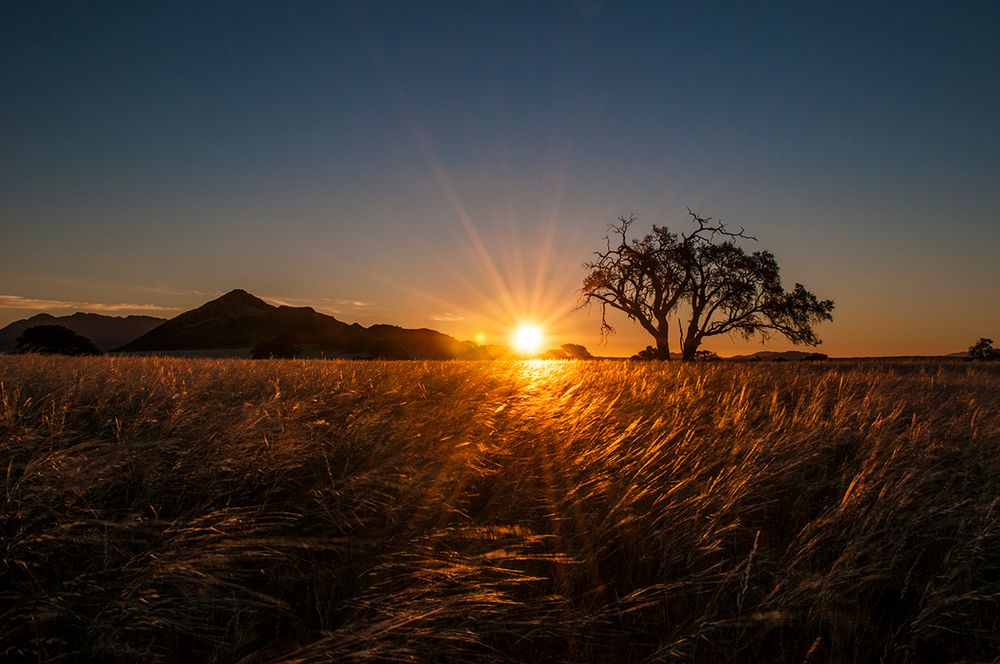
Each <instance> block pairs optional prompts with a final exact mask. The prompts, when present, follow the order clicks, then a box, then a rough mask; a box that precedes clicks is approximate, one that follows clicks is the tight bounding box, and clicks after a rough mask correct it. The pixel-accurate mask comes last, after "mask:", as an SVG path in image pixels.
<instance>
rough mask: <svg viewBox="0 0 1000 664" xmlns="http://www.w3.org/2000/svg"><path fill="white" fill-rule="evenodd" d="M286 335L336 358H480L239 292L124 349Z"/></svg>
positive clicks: (423, 335)
mask: <svg viewBox="0 0 1000 664" xmlns="http://www.w3.org/2000/svg"><path fill="white" fill-rule="evenodd" d="M279 336H280V337H283V338H287V339H291V340H293V341H294V342H295V343H297V344H300V345H304V346H311V347H313V348H314V349H316V350H318V351H320V352H323V353H325V354H327V355H332V356H355V357H384V358H394V359H451V358H459V357H464V358H472V357H476V356H477V352H478V347H477V346H476V345H475V344H469V343H468V342H461V341H458V340H457V339H455V338H454V337H450V336H448V335H447V334H443V333H441V332H436V331H434V330H428V329H419V330H410V329H405V328H401V327H397V326H395V325H372V326H371V327H369V328H365V327H362V326H361V325H358V324H357V323H354V324H350V325H349V324H347V323H344V322H342V321H339V320H337V319H336V318H334V317H333V316H329V315H327V314H322V313H319V312H317V311H316V310H314V309H312V308H311V307H288V306H274V305H271V304H268V303H267V302H265V301H264V300H261V299H260V298H258V297H255V296H253V295H251V294H250V293H248V292H246V291H244V290H234V291H230V292H229V293H226V294H225V295H223V296H222V297H220V298H218V299H215V300H212V301H211V302H206V303H205V304H203V305H202V306H200V307H198V308H197V309H192V310H191V311H186V312H184V313H182V314H180V315H179V316H177V317H176V318H173V319H171V320H169V321H167V322H165V323H164V324H163V325H160V326H159V327H157V328H156V329H154V330H152V331H150V332H149V333H147V334H145V335H143V336H142V337H140V338H138V339H136V340H134V341H132V342H131V343H128V344H125V345H123V346H122V347H121V348H119V349H118V350H119V351H122V352H159V351H189V350H221V349H237V348H252V347H253V346H256V345H257V344H258V343H261V342H262V341H267V340H269V339H274V338H276V337H279Z"/></svg>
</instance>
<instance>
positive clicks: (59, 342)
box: [17, 325, 101, 355]
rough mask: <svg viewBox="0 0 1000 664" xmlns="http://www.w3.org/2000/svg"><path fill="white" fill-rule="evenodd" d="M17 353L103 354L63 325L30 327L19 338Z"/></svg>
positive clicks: (85, 339)
mask: <svg viewBox="0 0 1000 664" xmlns="http://www.w3.org/2000/svg"><path fill="white" fill-rule="evenodd" d="M17 352H18V353H44V354H47V355H100V354H101V351H99V350H98V349H97V346H95V345H94V342H92V341H91V340H90V339H88V338H87V337H83V336H80V335H79V334H77V333H76V332H74V331H73V330H71V329H69V328H68V327H64V326H62V325H36V326H34V327H29V328H28V329H26V330H25V331H24V332H22V333H21V336H19V337H18V338H17Z"/></svg>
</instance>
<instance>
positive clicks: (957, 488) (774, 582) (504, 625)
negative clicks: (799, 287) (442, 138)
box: [0, 356, 1000, 662]
mask: <svg viewBox="0 0 1000 664" xmlns="http://www.w3.org/2000/svg"><path fill="white" fill-rule="evenodd" d="M0 473H3V474H4V493H3V507H2V510H0V533H2V540H0V546H2V550H0V556H2V560H0V655H3V657H6V658H9V659H14V660H15V661H16V659H17V658H18V657H21V658H23V659H25V660H36V659H41V660H57V659H59V658H67V659H74V660H79V659H92V660H104V661H144V662H176V661H246V662H258V661H260V662H264V661H277V662H320V661H337V662H341V661H524V662H550V661H566V662H579V661H591V662H604V661H612V662H615V661H620V662H654V661H674V660H676V661H706V662H711V661H745V662H756V661H787V662H803V661H811V662H877V661H887V662H947V661H984V660H994V659H996V658H998V657H1000V369H998V368H997V367H994V366H989V365H973V364H967V363H961V362H955V363H941V364H918V363H903V364H896V365H881V364H868V365H865V364H836V363H820V364H799V365H792V364H755V365H753V364H707V365H679V364H668V365H660V364H655V363H649V364H647V363H642V364H638V363H629V362H543V361H525V362H510V363H506V362H494V363H475V362H465V363H462V362H350V361H338V362H334V361H326V362H324V361H265V362H250V361H239V360H169V359H138V358H93V359H69V358H49V357H27V356H16V357H15V356H6V357H0Z"/></svg>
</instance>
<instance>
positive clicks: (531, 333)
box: [511, 323, 543, 355]
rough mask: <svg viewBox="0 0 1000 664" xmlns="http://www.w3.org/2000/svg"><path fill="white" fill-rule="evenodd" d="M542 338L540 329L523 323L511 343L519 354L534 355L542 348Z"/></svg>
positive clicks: (515, 331)
mask: <svg viewBox="0 0 1000 664" xmlns="http://www.w3.org/2000/svg"><path fill="white" fill-rule="evenodd" d="M542 337H543V335H542V330H541V328H540V327H538V326H537V325H533V324H531V323H522V324H521V325H519V326H518V327H517V329H516V330H514V334H513V336H512V337H511V343H512V345H513V346H514V350H516V351H517V352H518V353H522V354H524V355H534V354H535V353H537V352H538V351H539V349H540V348H541V347H542Z"/></svg>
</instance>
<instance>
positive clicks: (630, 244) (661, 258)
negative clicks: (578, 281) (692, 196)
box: [581, 210, 833, 360]
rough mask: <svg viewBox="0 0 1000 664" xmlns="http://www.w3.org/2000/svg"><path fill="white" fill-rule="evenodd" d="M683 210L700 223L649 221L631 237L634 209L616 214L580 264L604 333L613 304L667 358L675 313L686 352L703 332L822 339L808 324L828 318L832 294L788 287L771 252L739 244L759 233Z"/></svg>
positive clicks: (586, 296)
mask: <svg viewBox="0 0 1000 664" xmlns="http://www.w3.org/2000/svg"><path fill="white" fill-rule="evenodd" d="M688 214H689V215H691V219H692V222H693V223H694V224H696V226H697V228H695V229H693V230H692V231H691V232H690V233H687V234H683V233H682V234H677V233H672V232H671V231H670V230H669V229H668V228H666V227H660V226H653V232H652V233H649V234H647V235H646V236H644V237H642V238H630V237H629V231H630V228H631V226H632V224H633V223H634V222H635V217H634V216H631V215H630V216H628V217H619V218H618V224H613V225H612V226H611V229H610V232H609V234H608V236H607V237H606V238H605V243H606V247H605V250H604V251H597V252H595V253H594V255H595V256H596V259H595V260H592V261H588V262H587V263H585V264H584V267H586V268H587V269H588V270H589V272H588V274H587V276H586V277H585V278H584V282H583V287H582V289H581V298H582V299H583V303H582V304H589V303H592V302H594V301H597V302H599V303H600V304H601V331H602V333H603V334H605V335H607V334H609V333H612V332H614V329H613V328H612V327H611V325H610V324H609V323H608V319H607V309H608V307H611V308H613V309H618V310H619V311H622V312H624V313H625V314H626V315H627V316H628V317H629V318H630V319H632V320H634V321H636V322H638V323H639V325H640V326H642V328H643V329H644V330H646V332H648V333H649V334H650V335H651V336H652V337H653V339H654V341H655V342H656V357H657V359H661V360H668V359H670V327H671V323H672V322H673V321H676V324H677V327H678V332H679V336H680V339H679V340H678V343H679V344H680V347H681V357H682V358H683V359H685V360H693V359H695V358H696V357H697V355H696V354H697V352H698V348H699V347H700V346H701V343H702V342H703V341H704V339H705V338H706V337H711V336H716V335H720V334H733V333H735V334H739V335H740V336H743V337H744V338H751V337H754V336H760V338H761V339H762V340H767V339H769V338H770V337H771V336H772V335H773V334H774V333H779V334H782V335H783V336H785V337H787V338H788V339H789V340H791V341H792V342H793V343H796V344H799V343H801V344H806V345H810V346H815V345H818V344H819V343H821V342H820V339H819V337H818V336H817V335H816V333H815V331H814V330H813V325H814V324H816V323H819V322H821V321H824V320H831V319H832V316H831V314H830V312H831V311H832V310H833V302H832V301H831V300H820V299H819V298H817V297H816V296H815V295H814V294H813V293H811V292H809V291H808V290H806V289H805V287H804V286H802V285H801V284H795V288H794V289H793V290H792V291H791V292H786V291H785V289H784V288H783V287H782V285H781V279H780V275H779V269H778V263H777V261H776V260H775V258H774V256H773V255H772V254H771V253H770V252H767V251H755V252H753V253H747V251H746V250H745V249H744V248H743V247H742V246H740V245H739V244H738V242H739V241H741V240H756V238H754V237H753V236H750V235H747V234H746V232H745V231H744V229H742V228H741V229H740V230H739V231H732V230H730V229H729V228H728V227H727V226H726V225H725V224H723V223H721V222H713V221H712V218H711V217H701V216H699V215H697V214H695V213H694V212H692V211H691V210H688ZM612 237H614V240H613V241H612V239H611V238H612ZM685 317H686V325H684V324H682V318H685Z"/></svg>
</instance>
